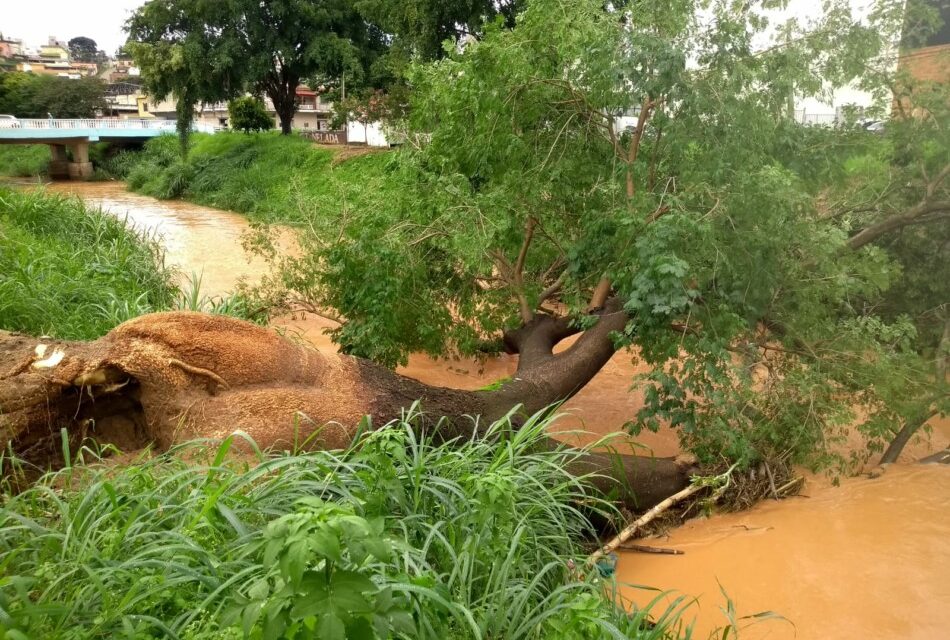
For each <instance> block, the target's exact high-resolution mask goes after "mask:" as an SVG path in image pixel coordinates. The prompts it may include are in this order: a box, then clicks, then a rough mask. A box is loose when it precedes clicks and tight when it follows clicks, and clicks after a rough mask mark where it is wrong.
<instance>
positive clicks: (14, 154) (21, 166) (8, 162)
mask: <svg viewBox="0 0 950 640" xmlns="http://www.w3.org/2000/svg"><path fill="white" fill-rule="evenodd" d="M47 165H49V147H48V146H46V145H43V144H27V145H23V144H4V145H0V176H7V177H12V178H30V177H33V176H41V175H45V174H46V168H47Z"/></svg>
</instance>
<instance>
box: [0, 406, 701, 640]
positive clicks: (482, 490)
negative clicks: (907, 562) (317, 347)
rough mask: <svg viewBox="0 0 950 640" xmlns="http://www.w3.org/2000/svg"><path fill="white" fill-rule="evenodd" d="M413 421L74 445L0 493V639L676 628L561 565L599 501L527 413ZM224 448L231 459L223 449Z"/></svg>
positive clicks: (565, 634) (662, 613) (674, 618)
mask: <svg viewBox="0 0 950 640" xmlns="http://www.w3.org/2000/svg"><path fill="white" fill-rule="evenodd" d="M413 420H414V416H413V415H412V414H411V413H410V414H408V415H406V416H405V417H404V419H403V420H401V421H398V422H396V423H393V424H391V425H389V426H388V428H385V429H381V430H376V431H373V430H371V429H366V430H364V432H363V435H361V436H359V437H357V438H356V440H355V441H354V443H353V445H352V446H351V447H350V448H349V449H347V450H345V451H318V452H314V453H300V452H283V453H268V454H262V453H260V452H259V451H257V450H256V448H254V447H253V445H252V444H251V445H249V444H248V442H247V441H246V440H244V439H242V438H240V437H239V436H237V437H236V436H231V437H229V438H228V439H226V440H225V441H224V443H223V444H221V445H220V446H218V447H216V448H215V447H212V446H211V445H209V444H208V443H200V442H196V443H190V444H186V445H182V446H181V447H178V448H177V449H175V450H173V451H170V452H168V453H166V454H164V455H161V456H157V457H154V458H148V457H144V456H143V457H142V458H140V459H138V460H136V461H134V462H132V463H130V464H126V465H124V466H121V467H119V466H111V465H108V464H99V463H95V462H93V461H91V460H90V459H89V457H90V456H89V453H90V452H89V451H88V450H86V451H85V452H84V453H85V455H86V457H87V459H86V463H87V464H86V465H77V464H75V462H76V461H75V460H73V461H72V462H73V463H74V464H71V465H70V466H69V467H67V468H65V469H63V470H61V471H58V472H56V473H50V474H48V475H46V476H45V477H43V478H42V480H40V481H39V482H38V483H36V484H35V485H34V486H32V487H31V488H29V489H27V490H25V491H23V492H21V493H18V494H15V493H13V492H11V491H9V490H7V491H6V492H5V493H3V494H2V501H3V502H2V507H0V574H2V576H3V577H2V578H0V630H2V631H5V632H6V634H7V635H6V636H5V637H6V638H10V639H11V640H22V639H24V638H31V639H36V638H45V639H63V640H80V639H82V640H85V639H92V638H128V639H132V638H135V639H144V638H181V639H183V640H185V639H187V640H199V639H211V638H214V639H215V640H217V639H222V638H224V639H228V638H233V639H238V638H287V639H297V638H323V639H326V640H332V639H335V638H376V637H378V638H432V639H443V638H454V639H464V638H485V639H488V638H494V639H502V638H505V639H511V640H518V639H521V638H524V639H528V638H539V639H540V638H558V639H569V640H574V639H576V640H581V639H589V638H618V639H620V638H640V639H654V638H685V637H689V636H690V635H691V632H690V630H689V629H688V628H687V627H686V625H685V624H684V623H683V621H682V616H683V613H684V608H683V601H682V600H679V601H677V602H676V604H675V605H674V606H673V607H671V608H664V609H662V610H659V609H658V610H656V611H650V610H649V609H644V610H638V611H635V612H633V613H630V612H628V611H625V610H624V609H623V608H621V607H619V606H618V604H617V603H616V601H614V600H613V599H612V597H611V593H612V592H613V590H614V587H615V585H613V584H612V583H611V581H610V580H609V579H606V580H605V579H603V578H601V577H600V575H599V574H598V572H596V571H594V572H593V575H588V576H586V577H584V576H582V575H580V574H579V572H578V571H576V570H574V569H572V567H573V566H583V558H584V557H585V555H586V549H585V548H584V547H583V546H582V542H583V540H584V539H585V538H588V537H589V536H590V535H591V534H592V533H593V531H592V527H591V524H590V522H589V520H588V518H587V516H586V515H585V512H581V511H580V510H578V507H577V505H580V504H583V505H584V506H585V509H586V512H588V513H589V512H593V511H607V510H609V507H608V505H607V504H605V503H603V502H601V501H600V500H599V499H597V498H595V497H593V496H590V495H587V494H586V492H585V488H584V484H583V483H582V482H581V481H580V480H579V479H577V478H574V477H572V476H570V475H569V474H568V473H567V472H566V471H565V470H564V469H565V466H566V464H567V463H568V462H569V461H570V459H571V457H572V456H574V455H576V453H571V452H568V451H550V450H545V449H544V448H543V447H539V446H537V445H538V443H539V442H540V440H541V439H542V438H544V437H545V431H546V429H547V426H548V425H547V424H546V422H545V421H543V420H533V421H531V422H529V423H528V424H527V425H525V426H524V427H522V428H521V429H520V430H519V431H518V432H517V433H515V434H514V435H506V434H510V433H511V432H510V426H509V424H508V423H507V422H505V421H501V422H499V423H497V424H496V425H495V427H494V428H493V431H492V433H491V434H490V435H489V436H488V437H486V438H484V439H478V440H473V441H466V442H456V443H449V444H435V443H433V442H431V441H429V440H427V439H420V438H419V437H418V436H416V435H415V431H414V428H413V426H412V422H413ZM236 445H243V446H242V448H243V450H244V453H243V454H241V455H238V456H233V455H231V454H232V453H233V452H231V451H229V449H231V448H232V447H233V446H236ZM251 451H254V452H255V453H253V454H251V453H249V452H251ZM3 462H4V465H5V469H4V470H5V471H6V472H7V474H15V473H16V469H15V466H14V468H11V466H10V465H11V460H9V459H7V460H4V461H3ZM8 477H9V475H8ZM572 561H573V562H574V563H576V564H572ZM661 599H662V597H658V598H657V600H656V601H655V602H659V601H660V600H661ZM654 606H657V607H658V606H659V605H657V604H655V605H654ZM651 615H655V616H656V617H657V618H658V619H657V620H656V621H655V623H654V622H651V621H650V616H651Z"/></svg>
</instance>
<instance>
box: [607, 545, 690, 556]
mask: <svg viewBox="0 0 950 640" xmlns="http://www.w3.org/2000/svg"><path fill="white" fill-rule="evenodd" d="M620 548H621V549H623V550H624V551H636V552H637V553H659V554H662V555H668V556H681V555H683V554H684V553H686V552H685V551H683V550H681V549H670V548H668V547H651V546H648V545H645V544H622V545H620Z"/></svg>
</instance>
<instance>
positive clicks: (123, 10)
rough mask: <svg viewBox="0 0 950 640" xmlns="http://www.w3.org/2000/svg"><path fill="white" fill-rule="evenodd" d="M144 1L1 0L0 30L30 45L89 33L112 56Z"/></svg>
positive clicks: (25, 44)
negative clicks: (136, 10)
mask: <svg viewBox="0 0 950 640" xmlns="http://www.w3.org/2000/svg"><path fill="white" fill-rule="evenodd" d="M143 4H145V0H42V1H39V2H37V1H34V2H30V1H27V0H0V32H2V33H3V35H4V36H5V37H7V38H19V39H21V40H23V45H24V46H25V47H29V48H35V47H39V46H40V45H44V44H46V40H47V38H48V37H49V36H56V37H57V38H59V39H60V40H64V41H68V40H69V39H70V38H75V37H76V36H86V37H87V38H92V39H93V40H95V41H96V43H97V44H98V45H99V48H100V49H104V50H105V51H106V53H108V54H110V55H112V54H114V53H115V50H116V49H118V48H119V47H120V46H122V45H123V44H125V33H124V32H123V31H122V25H123V24H125V20H126V18H128V17H129V14H130V13H131V12H132V10H133V9H136V8H138V7H139V6H141V5H143Z"/></svg>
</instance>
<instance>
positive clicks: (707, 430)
mask: <svg viewBox="0 0 950 640" xmlns="http://www.w3.org/2000/svg"><path fill="white" fill-rule="evenodd" d="M899 5H901V3H899V2H880V3H878V4H877V5H875V7H874V9H873V11H871V13H870V15H869V16H867V17H866V18H860V19H859V18H858V17H857V16H853V15H852V13H851V8H850V5H849V3H848V2H844V1H837V2H830V3H827V5H826V8H825V11H824V13H822V14H821V15H818V16H815V17H814V18H812V19H809V20H808V21H795V20H790V21H785V22H782V23H778V24H774V22H775V20H774V17H773V16H772V14H769V12H768V11H767V9H768V8H769V7H770V6H771V3H765V6H764V7H763V6H762V5H758V4H756V3H747V2H733V1H730V0H716V1H714V2H709V3H707V2H693V1H689V0H681V1H677V2H672V3H646V2H634V3H627V4H624V5H623V7H619V8H618V6H614V5H606V6H605V5H604V3H602V2H599V1H593V0H590V1H582V2H577V1H571V2H567V1H565V0H532V1H531V2H530V3H528V6H527V8H526V10H525V11H524V12H523V13H522V14H520V15H519V17H518V21H517V26H516V27H515V28H514V29H508V28H506V27H505V25H503V24H501V23H498V22H492V23H489V24H488V25H486V27H485V31H484V34H482V36H481V37H480V38H478V39H476V40H469V41H468V42H467V43H466V44H465V46H464V47H461V48H458V49H455V50H449V49H447V50H446V53H447V55H446V57H445V58H444V59H443V60H440V61H437V62H434V63H429V64H417V65H415V66H414V67H413V68H412V69H411V72H410V75H409V79H410V85H411V89H412V109H411V111H410V116H409V121H408V122H407V128H408V130H409V142H408V143H407V145H406V148H405V149H404V150H403V151H402V152H400V153H399V154H398V155H397V156H396V157H395V158H394V159H393V161H392V164H391V170H390V175H389V178H388V184H387V185H384V186H383V188H378V187H379V185H372V186H369V187H367V189H374V190H375V193H373V192H365V191H364V192H361V193H359V194H356V195H351V194H348V195H347V197H346V198H345V200H346V202H347V206H346V207H345V208H342V209H341V210H340V213H339V215H338V216H334V215H327V211H325V210H323V209H321V210H320V212H319V214H318V215H316V216H314V220H313V221H312V227H311V228H312V229H313V230H314V232H315V233H314V236H313V238H311V240H312V246H313V254H314V255H313V256H312V258H311V259H307V260H302V261H296V262H295V264H294V265H293V266H292V267H291V268H290V271H289V272H288V273H287V281H288V282H289V283H290V284H291V285H292V286H296V287H298V288H303V289H306V291H307V295H308V296H310V297H312V298H316V299H317V302H318V303H319V304H321V305H324V306H326V307H329V308H333V309H336V310H337V311H338V312H339V314H340V315H341V316H342V317H343V318H345V320H346V322H345V323H344V324H343V325H342V326H341V327H340V328H339V329H338V330H337V331H336V333H335V339H336V340H337V341H338V342H339V343H340V344H341V345H343V347H344V348H345V349H346V350H348V351H350V352H352V353H356V354H359V355H364V356H367V357H370V358H372V359H375V360H377V361H380V362H383V363H386V364H389V365H394V364H396V363H398V362H402V361H405V358H406V356H407V354H408V353H410V352H412V351H425V352H429V353H433V354H444V353H446V352H463V353H477V352H482V351H485V350H491V349H499V348H505V349H508V350H510V351H515V352H518V353H519V354H520V355H521V360H522V363H523V364H524V363H529V362H532V360H533V359H532V357H531V354H532V353H539V354H542V355H543V357H540V358H539V359H537V360H536V361H534V364H535V365H538V366H541V365H543V366H544V367H546V368H547V369H548V371H549V375H550V376H552V377H553V376H554V375H555V374H554V373H553V372H554V371H557V370H559V369H560V368H563V367H565V366H568V363H569V362H570V367H573V368H574V369H575V370H576V379H575V380H574V383H573V384H574V387H573V388H574V389H575V390H576V388H577V387H578V386H582V385H583V384H584V383H585V382H586V380H587V379H589V377H590V376H591V375H593V373H592V372H591V369H593V371H594V372H595V371H596V369H597V368H599V366H601V365H602V363H603V362H605V360H603V356H604V353H605V352H604V349H605V348H606V349H607V350H608V352H609V353H612V352H613V350H614V349H617V348H621V347H625V346H632V347H634V348H635V349H634V352H635V353H636V354H637V357H640V358H643V359H644V360H645V361H646V362H648V363H649V364H651V365H652V366H653V373H651V374H650V375H649V376H646V378H645V379H643V380H641V381H640V384H641V385H642V386H643V387H644V388H645V389H646V396H647V406H646V408H645V409H644V411H642V412H641V413H640V414H639V415H638V416H631V423H630V425H631V428H633V429H640V428H657V426H658V425H659V424H660V423H661V422H662V421H669V422H672V423H673V424H674V425H676V426H678V427H680V429H681V433H682V434H683V438H684V440H685V441H686V443H687V445H688V446H689V447H690V448H691V449H693V450H694V451H697V452H699V453H700V454H701V455H704V456H706V457H715V456H718V455H726V456H728V457H730V458H733V459H742V460H747V461H748V460H754V459H758V458H760V457H763V456H766V457H769V456H772V457H783V458H789V457H792V458H794V459H797V460H803V459H806V458H807V459H811V460H815V459H816V458H815V456H816V452H822V453H826V452H827V451H828V449H827V444H828V442H829V440H833V439H834V437H836V436H840V435H841V433H842V432H841V427H842V426H843V425H845V424H847V423H850V422H852V421H854V420H855V419H856V418H857V417H858V416H861V417H862V420H861V424H862V428H863V430H864V432H865V434H866V435H867V437H868V438H869V441H870V443H871V446H872V448H876V449H878V450H879V449H880V448H881V447H882V446H883V444H884V442H885V441H886V440H887V439H889V438H890V437H891V436H893V434H894V433H895V432H896V431H897V430H898V429H900V428H901V427H902V425H907V424H911V423H913V422H915V421H919V419H920V418H921V417H922V416H924V415H926V416H928V417H929V415H932V414H933V413H934V412H938V411H942V410H943V411H945V410H946V408H947V395H946V389H945V386H944V385H943V384H942V381H941V380H938V379H937V378H936V377H935V375H934V373H933V366H932V365H933V362H934V360H933V359H934V357H936V356H937V355H939V350H940V348H942V349H944V350H945V349H946V341H945V342H944V346H943V347H939V346H938V341H939V336H938V334H940V335H942V334H941V331H942V330H943V326H944V325H943V324H942V323H943V322H944V321H945V318H946V309H947V301H948V300H950V291H948V282H950V280H948V279H946V278H944V279H943V280H942V281H941V280H940V279H939V278H937V279H934V278H933V277H928V276H927V273H926V272H925V271H919V272H917V275H916V276H915V275H914V273H915V271H914V270H915V268H916V267H917V266H923V265H925V264H926V265H931V266H932V267H936V268H938V269H939V268H945V266H938V265H945V262H946V261H945V258H944V256H945V255H946V254H945V252H946V246H947V245H946V243H943V244H941V243H940V240H939V239H938V238H937V237H936V235H935V234H934V231H933V230H934V229H938V230H939V231H938V233H941V234H942V233H943V231H945V230H946V226H945V225H943V226H934V225H933V224H927V223H938V222H939V221H941V220H945V219H946V218H945V217H946V215H947V207H946V203H945V194H946V188H947V186H946V184H947V183H946V180H945V178H946V176H947V172H948V171H950V158H948V153H950V151H948V150H950V145H948V144H947V141H946V140H945V136H946V133H945V132H946V124H947V118H946V116H947V109H946V105H947V101H946V94H945V92H944V93H943V94H941V95H942V96H943V98H942V99H941V98H940V97H939V96H938V97H936V98H934V97H931V98H930V99H929V101H928V102H927V104H926V107H921V106H918V107H915V108H916V109H917V110H918V112H919V113H917V115H915V116H911V115H910V114H907V116H906V117H901V116H900V114H897V116H896V117H895V118H894V119H893V120H892V122H891V123H890V124H889V125H888V126H887V128H886V130H885V132H884V134H882V135H877V134H874V133H871V132H868V131H864V130H862V129H861V128H860V127H857V126H849V125H847V123H844V124H843V125H842V126H840V127H837V128H833V129H832V128H817V127H805V126H802V125H800V124H798V123H795V122H793V121H792V120H791V119H790V118H788V117H787V116H788V110H787V104H788V100H789V96H790V95H791V93H792V92H794V93H795V94H796V95H827V94H828V93H829V92H831V91H833V90H834V89H835V88H838V87H841V86H843V85H845V84H847V83H849V82H856V83H858V84H859V85H860V86H861V87H863V88H865V89H866V90H869V91H872V92H874V93H875V95H877V96H879V99H880V109H881V111H882V112H883V111H884V110H885V109H887V108H888V107H889V106H890V100H891V95H890V92H889V91H890V87H891V86H892V84H893V82H894V74H893V55H894V53H895V49H894V47H893V46H892V43H893V42H895V41H896V39H897V37H898V34H899V31H900V28H901V22H902V19H903V16H902V12H901V7H900V6H899ZM770 21H771V22H770ZM770 35H771V36H772V37H773V39H774V40H775V41H774V43H773V44H771V45H762V44H759V43H761V42H762V41H763V40H767V39H768V36H770ZM940 90H941V89H940V88H939V87H931V88H930V89H929V91H931V93H934V92H939V91H940ZM944 91H945V89H944ZM921 99H922V96H915V100H921ZM918 104H923V103H920V102H919V103H918ZM621 114H630V115H631V117H632V118H633V119H635V120H636V124H635V125H633V126H631V127H630V128H628V129H621V128H620V127H619V126H618V124H617V123H618V116H620V115H621ZM357 195H358V197H357ZM354 201H358V202H361V204H360V205H359V206H354V205H353V202H354ZM898 232H899V233H898ZM331 237H332V238H335V239H338V240H335V241H333V242H327V241H325V240H324V239H325V238H331ZM922 254H926V256H927V257H926V258H923V257H922ZM368 257H371V258H372V259H368ZM912 263H914V264H912ZM915 277H916V278H918V279H919V280H920V281H921V282H916V283H915V281H914V279H913V278H915ZM912 297H913V298H914V299H915V302H913V303H912V304H911V303H910V298H912ZM908 305H909V306H908ZM928 323H930V324H928ZM931 325H933V326H932V327H931V328H927V327H930V326H931ZM938 325H939V328H938ZM573 334H581V336H580V338H579V339H578V340H577V343H576V344H575V346H574V347H572V348H571V349H568V350H567V351H565V352H563V353H561V354H552V353H551V349H552V347H553V345H555V344H557V343H558V342H560V341H561V340H562V339H564V338H565V337H568V336H570V335H573ZM593 344H597V345H602V346H600V347H596V348H593V347H591V346H590V345H593ZM603 345H606V346H603ZM585 349H592V351H591V353H596V357H595V358H593V359H589V360H587V361H586V362H587V364H584V363H585V360H584V359H583V358H580V359H578V354H580V353H582V352H583V351H584V350H585ZM595 362H596V363H600V364H595ZM525 366H526V367H527V366H530V365H528V364H525ZM521 371H522V370H521V368H519V376H518V378H523V377H526V376H524V375H523V374H522V373H521ZM538 379H539V380H542V382H540V383H539V384H541V385H542V386H543V384H544V382H543V379H544V376H543V375H539V377H538ZM518 384H520V383H519V382H518V380H517V379H516V380H514V381H512V382H510V383H508V385H512V386H517V385H518ZM552 384H554V383H553V382H552ZM557 385H566V386H563V388H565V389H568V388H569V387H570V385H569V384H568V383H567V382H564V381H559V382H557Z"/></svg>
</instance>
